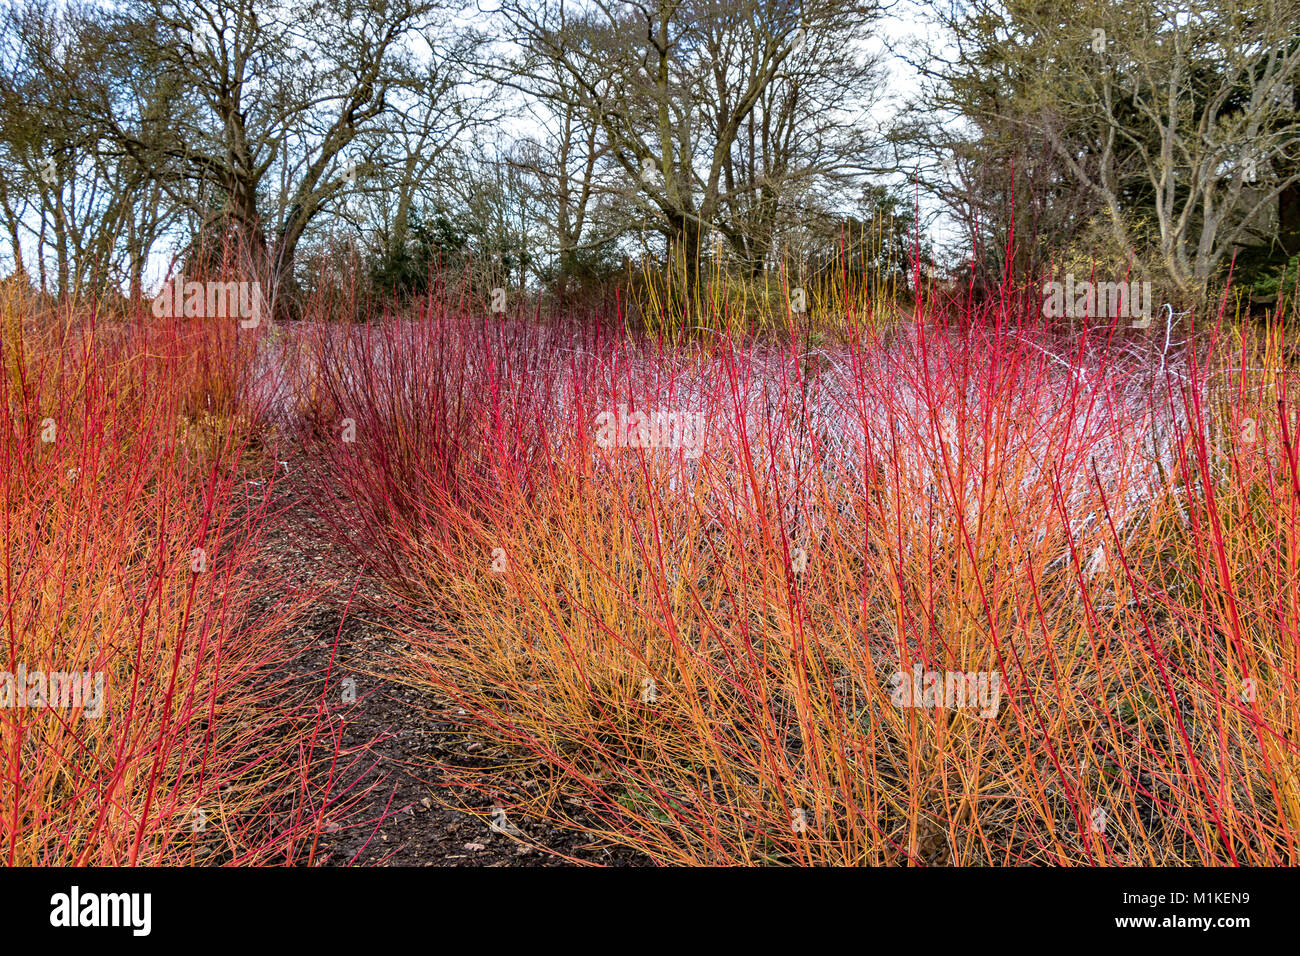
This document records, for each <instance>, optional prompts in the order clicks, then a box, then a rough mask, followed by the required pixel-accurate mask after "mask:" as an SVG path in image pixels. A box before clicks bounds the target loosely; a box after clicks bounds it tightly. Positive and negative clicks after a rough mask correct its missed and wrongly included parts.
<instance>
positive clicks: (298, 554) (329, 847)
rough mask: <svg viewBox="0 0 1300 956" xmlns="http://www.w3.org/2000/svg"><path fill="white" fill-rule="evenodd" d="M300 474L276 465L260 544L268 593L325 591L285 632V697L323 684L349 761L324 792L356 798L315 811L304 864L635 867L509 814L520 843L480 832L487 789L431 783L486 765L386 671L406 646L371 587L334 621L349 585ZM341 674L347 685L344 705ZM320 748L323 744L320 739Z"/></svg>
mask: <svg viewBox="0 0 1300 956" xmlns="http://www.w3.org/2000/svg"><path fill="white" fill-rule="evenodd" d="M307 467H310V466H309V464H308V463H307V461H306V460H305V459H303V458H302V457H301V456H298V457H297V460H296V461H295V460H293V459H291V460H290V461H289V462H288V473H287V475H285V474H283V473H282V474H281V476H280V479H279V480H278V482H277V484H276V486H275V488H274V491H273V492H272V494H273V496H274V497H273V500H274V502H275V510H276V511H277V514H278V517H277V520H276V521H275V522H273V525H272V527H271V529H270V530H269V532H268V535H267V545H268V551H269V552H270V555H271V558H270V561H271V564H272V565H273V568H274V569H275V570H278V571H279V572H280V575H278V578H279V582H278V586H280V587H281V588H283V589H295V588H306V589H315V590H321V589H323V588H327V589H328V593H327V594H326V595H325V596H324V597H323V599H320V600H317V601H315V602H314V603H313V604H312V606H311V610H310V612H309V614H308V616H307V618H306V620H305V621H304V622H303V623H302V624H300V626H299V627H297V628H296V629H295V630H294V631H293V633H292V636H291V638H290V639H291V640H293V641H294V642H295V649H296V650H297V653H296V656H295V657H294V658H293V660H292V662H291V663H290V665H289V671H290V672H289V673H288V674H287V675H285V676H286V677H287V678H288V680H289V684H290V687H291V688H292V689H293V690H292V693H293V694H294V695H295V696H298V695H300V694H301V695H303V696H304V697H305V698H306V699H309V700H315V701H319V700H320V699H321V695H322V688H324V694H325V697H324V699H325V700H326V701H327V702H328V704H329V710H330V715H329V719H332V720H339V721H341V724H342V743H343V749H342V754H344V755H345V756H344V757H343V759H341V760H340V761H339V766H343V765H344V764H347V763H351V764H352V766H351V767H350V768H348V769H347V770H344V771H342V772H341V773H340V774H339V777H340V779H339V781H338V784H337V785H336V787H335V788H334V789H335V791H336V792H337V791H338V790H339V789H347V788H351V792H352V793H354V794H359V795H360V799H359V800H358V801H357V802H356V805H355V806H354V807H352V808H351V809H350V810H348V811H347V812H343V813H340V815H339V818H338V819H333V820H331V819H330V818H329V817H328V816H327V821H328V823H327V830H326V832H324V833H323V834H322V836H321V841H320V845H319V847H318V850H317V854H316V858H317V859H318V860H323V861H324V862H325V863H326V864H327V865H347V864H349V863H353V864H357V865H372V866H373V865H380V866H563V865H571V864H572V862H573V861H575V860H576V861H580V862H583V863H588V864H595V865H638V864H644V862H645V861H644V860H643V859H642V858H641V857H640V856H639V855H637V854H635V853H632V852H631V851H629V850H627V849H625V848H622V847H617V846H614V847H611V846H607V845H600V844H598V843H596V842H594V841H593V839H592V838H591V837H590V836H588V835H587V834H584V833H581V832H572V831H568V830H563V829H559V828H557V827H555V826H553V825H549V824H545V823H542V822H541V821H537V820H528V819H523V818H521V819H518V820H515V819H514V817H512V818H511V820H512V822H514V823H516V824H517V825H518V826H519V827H520V828H521V829H522V831H523V833H524V834H526V836H527V839H526V840H520V839H516V838H514V837H512V836H509V835H506V834H503V833H499V832H496V831H495V830H494V829H493V828H492V826H491V825H490V824H491V817H492V804H493V802H494V801H493V800H492V798H491V796H490V795H489V794H488V793H482V792H478V791H476V790H473V789H466V788H464V787H462V786H452V785H449V784H448V783H447V782H446V781H444V780H443V779H442V775H441V774H440V773H439V772H438V770H437V769H436V768H437V765H440V764H441V765H448V766H453V767H456V768H457V769H458V771H460V772H462V773H463V772H465V771H469V772H470V773H471V775H472V772H473V771H474V770H475V769H476V768H481V767H484V766H486V763H487V762H486V761H485V760H484V759H483V758H481V757H476V756H475V752H476V751H478V750H481V749H483V747H484V745H483V743H482V742H478V741H474V740H472V739H471V738H469V737H467V736H466V735H465V733H464V732H463V730H458V729H457V728H455V727H454V726H453V725H452V724H450V723H448V722H447V721H445V720H440V719H439V715H440V714H448V713H450V712H451V711H450V710H449V708H448V706H447V704H446V702H445V701H443V700H440V699H438V698H437V697H436V696H435V695H434V694H433V693H432V692H430V691H428V690H426V689H423V688H418V687H411V686H408V685H406V684H404V683H401V682H399V681H398V680H397V679H396V678H395V677H390V676H388V675H392V674H393V671H394V669H393V667H392V666H391V664H390V663H388V660H389V659H391V658H393V657H394V656H396V655H397V654H399V653H400V652H402V651H404V650H405V649H406V646H405V645H404V644H403V643H402V642H401V641H400V640H399V639H398V637H397V636H396V635H394V634H393V633H391V631H390V630H389V629H388V628H386V627H384V622H383V621H382V620H381V619H379V617H378V615H379V614H381V613H382V612H380V611H378V610H377V608H379V607H380V604H379V602H378V598H379V596H380V595H379V591H378V589H377V588H376V587H375V585H374V582H372V581H365V580H363V581H362V582H361V584H360V585H359V586H357V589H356V594H355V596H354V598H353V601H352V606H351V607H350V608H349V609H348V610H347V616H346V619H345V618H344V609H345V606H346V604H347V599H348V592H349V591H350V590H351V588H352V587H353V585H354V584H355V578H352V579H351V580H345V577H346V576H347V573H348V569H347V568H345V567H341V566H340V563H339V560H338V557H339V556H338V554H337V553H336V552H335V549H334V548H333V546H332V545H331V544H330V542H329V541H328V536H327V535H326V534H325V530H326V528H325V522H324V521H323V520H322V519H321V518H320V517H319V516H318V515H317V514H316V513H314V511H313V510H312V508H311V506H310V497H309V494H308V493H309V491H310V487H309V484H310V483H309V482H307V481H306V480H304V479H305V477H306V474H307V472H306V471H305V469H306V468H307ZM279 596H280V595H278V594H273V595H270V596H269V599H270V600H274V599H276V598H278V597H279ZM340 621H342V628H341V629H340ZM336 636H337V650H335V641H336ZM331 654H334V655H335V659H334V661H333V665H332V667H331V662H330V658H331ZM327 672H328V673H329V681H328V683H329V686H328V687H326V686H325V684H326V674H327ZM348 678H351V679H352V680H353V681H355V688H354V690H355V700H354V701H353V702H351V703H345V693H344V692H345V680H346V679H348ZM324 736H325V735H322V739H323V738H324ZM322 749H323V750H324V751H328V750H329V749H330V748H329V746H328V743H327V742H326V743H325V744H323V745H322ZM328 756H329V755H328V754H325V757H326V763H327V762H328ZM485 786H486V784H485Z"/></svg>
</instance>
